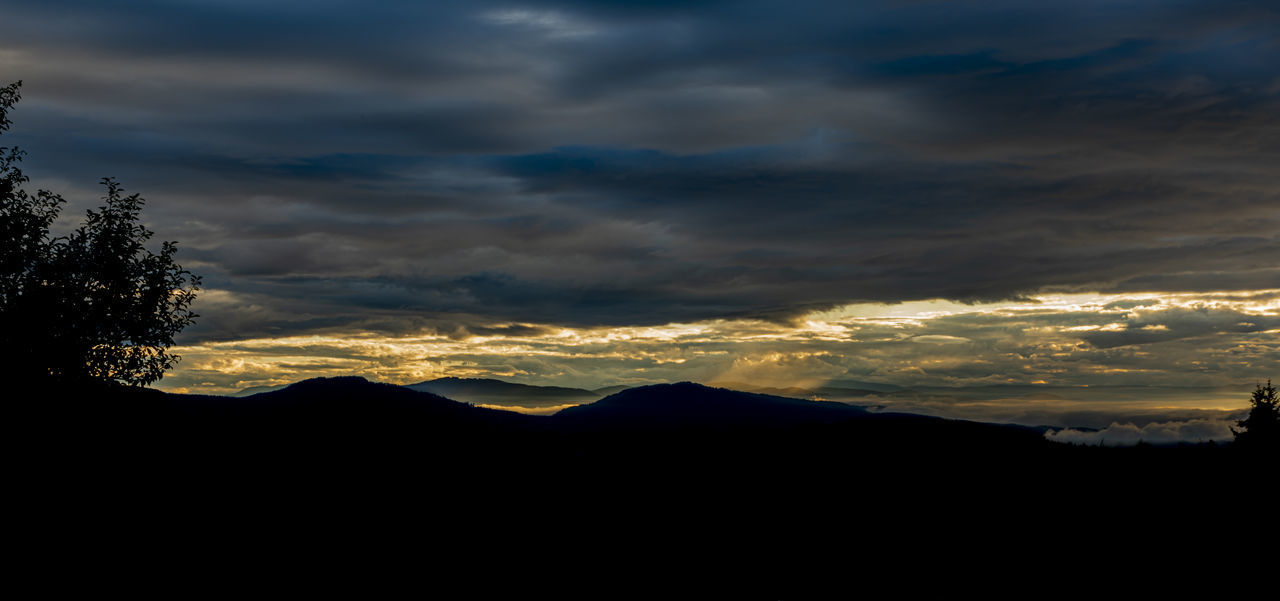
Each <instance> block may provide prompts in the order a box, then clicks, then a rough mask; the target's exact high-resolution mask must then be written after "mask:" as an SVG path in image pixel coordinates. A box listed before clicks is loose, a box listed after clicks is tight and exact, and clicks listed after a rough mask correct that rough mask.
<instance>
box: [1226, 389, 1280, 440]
mask: <svg viewBox="0 0 1280 601" xmlns="http://www.w3.org/2000/svg"><path fill="white" fill-rule="evenodd" d="M1249 402H1250V403H1251V404H1252V407H1251V408H1250V409H1249V416H1248V417H1246V418H1245V419H1243V420H1240V421H1238V422H1236V425H1237V426H1239V427H1240V428H1244V430H1242V431H1236V429H1235V428H1232V429H1231V433H1232V434H1235V437H1236V444H1238V445H1241V446H1250V447H1258V446H1267V447H1280V398H1278V397H1277V393H1276V387H1275V386H1272V385H1271V380H1267V385H1266V386H1263V385H1261V384H1258V388H1257V389H1256V390H1254V391H1253V397H1252V398H1250V399H1249Z"/></svg>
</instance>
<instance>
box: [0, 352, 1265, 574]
mask: <svg viewBox="0 0 1280 601" xmlns="http://www.w3.org/2000/svg"><path fill="white" fill-rule="evenodd" d="M635 391H642V392H640V393H637V392H635ZM628 393H631V395H630V396H626V395H627V394H628ZM735 395H736V396H735ZM742 395H743V393H729V392H728V391H720V392H716V389H706V388H703V387H698V386H696V385H672V386H668V387H649V389H633V390H632V391H626V392H624V393H620V394H619V395H615V396H613V397H608V398H606V399H604V400H602V401H600V402H599V403H596V404H595V405H593V406H588V407H584V408H582V409H580V410H577V411H571V412H564V413H562V414H561V415H560V416H559V417H558V418H545V417H541V418H540V417H531V416H525V415H520V414H514V413H507V412H501V411H492V410H488V409H481V408H477V407H472V406H469V405H465V404H461V403H455V402H453V401H450V400H448V399H444V398H442V397H436V396H434V395H430V394H427V393H422V392H415V391H411V390H407V389H404V388H400V387H395V386H388V385H380V384H372V383H368V382H365V381H363V380H359V379H345V378H344V379H333V380H313V381H308V382H304V383H301V384H298V385H295V386H293V387H290V388H287V389H284V390H281V391H276V392H271V393H265V394H261V395H255V396H253V397H247V398H244V399H232V398H225V397H194V396H181V395H167V394H163V393H159V392H155V391H114V392H104V391H94V392H93V394H88V393H86V392H85V391H68V390H62V391H56V392H54V391H51V392H49V393H48V394H46V395H44V396H33V397H30V399H31V400H30V401H29V402H28V403H25V404H17V405H15V406H11V410H12V411H13V412H14V415H13V417H14V418H15V419H13V420H11V421H10V423H11V424H13V425H14V426H16V427H15V430H17V432H16V435H15V440H16V441H17V442H18V444H17V445H16V459H17V461H16V462H15V463H16V478H15V480H16V482H18V483H19V486H18V487H17V490H20V491H21V493H20V494H19V495H18V496H19V499H20V501H21V502H22V503H23V504H25V507H26V511H27V513H19V515H21V516H23V517H22V520H23V521H24V523H23V526H29V527H35V528H36V529H37V530H39V531H41V533H42V534H41V536H40V537H39V543H38V544H39V545H40V546H41V549H42V551H41V552H44V553H55V554H56V553H58V552H60V551H59V550H62V551H65V548H63V547H62V545H65V544H68V541H76V542H75V544H74V545H72V546H73V547H74V548H77V549H92V550H93V551H92V552H94V553H101V552H108V551H110V549H111V548H113V545H119V544H120V543H121V541H130V545H133V544H135V543H143V544H144V545H147V546H149V548H150V549H151V550H152V551H156V550H164V549H172V550H174V552H175V553H177V552H178V550H179V549H181V550H182V553H194V554H195V555H192V556H191V557H190V559H191V561H208V560H209V558H208V557H206V555H207V554H210V553H212V554H214V555H218V554H221V553H223V552H224V551H223V549H229V551H225V552H230V553H234V554H235V556H236V557H241V558H250V557H252V558H257V559H254V561H259V560H261V559H262V557H263V554H265V555H266V556H267V557H270V556H271V555H272V554H273V553H275V552H276V551H273V549H276V548H278V549H279V552H280V553H286V551H285V548H288V549H289V551H288V552H287V553H288V554H293V553H298V552H302V553H310V552H317V551H322V552H323V553H340V554H343V556H344V557H347V556H348V554H351V553H353V552H354V556H351V558H352V561H358V560H359V559H360V558H361V556H362V555H365V554H367V555H368V556H369V557H373V556H376V557H378V558H380V559H379V560H378V561H384V562H390V563H387V564H386V565H388V566H392V565H400V562H407V561H415V562H420V561H424V560H423V559H422V554H423V553H424V552H427V551H430V552H431V553H432V554H433V556H434V557H435V559H434V560H433V561H436V562H444V563H438V564H435V565H437V566H439V565H445V564H454V563H456V562H461V564H463V565H465V566H466V567H467V568H469V569H475V568H477V567H478V566H482V565H483V566H505V568H504V569H517V570H520V569H528V568H530V567H531V566H538V569H537V570H533V571H534V572H540V571H542V570H545V569H549V568H550V567H552V566H558V567H560V568H565V567H573V568H574V569H581V568H583V567H584V566H588V565H590V566H594V567H595V568H596V569H608V568H612V569H620V568H624V567H627V566H630V567H634V568H637V569H639V568H640V567H641V566H642V565H643V566H647V567H645V568H644V569H653V570H680V569H694V568H692V567H691V566H701V567H700V568H697V569H705V570H713V569H732V570H733V573H734V574H736V576H735V577H736V578H738V580H737V582H739V583H742V582H744V581H743V580H741V579H742V578H748V580H747V581H746V582H754V583H756V584H757V585H758V587H763V588H757V589H755V592H757V593H766V594H765V595H764V596H769V595H772V594H773V592H774V591H780V590H793V589H788V588H786V587H787V584H786V582H785V581H786V578H787V577H784V574H794V573H795V570H805V569H808V567H806V566H809V567H812V566H816V565H821V564H826V563H829V562H832V561H837V562H838V563H840V564H841V565H844V566H845V567H846V568H850V567H852V566H856V565H861V562H882V561H886V560H888V559H890V558H895V559H893V561H895V562H896V561H898V560H903V561H906V560H908V558H916V559H918V558H919V556H920V554H922V553H923V554H926V555H935V554H939V553H942V554H947V555H950V554H955V555H954V558H955V559H963V558H964V557H967V556H969V554H971V553H972V549H970V546H971V545H973V544H976V543H978V542H981V541H988V542H990V541H991V540H998V541H1000V542H999V544H1000V545H1001V547H1002V548H1003V549H1004V550H1005V551H1009V550H1011V549H1039V550H1041V551H1043V550H1045V549H1053V548H1060V547H1062V546H1064V545H1066V546H1071V547H1072V548H1076V547H1075V545H1084V544H1086V543H1089V542H1090V541H1094V542H1096V541H1097V540H1100V539H1099V537H1103V538H1105V537H1106V536H1111V535H1114V534H1115V533H1118V532H1129V533H1132V532H1135V531H1140V532H1144V533H1146V534H1145V536H1149V537H1157V538H1158V537H1160V536H1175V534H1174V533H1175V532H1176V533H1178V534H1177V536H1185V535H1186V532H1187V531H1188V530H1203V529H1205V528H1216V529H1220V530H1221V531H1222V532H1223V533H1224V536H1225V535H1227V533H1229V532H1232V531H1233V529H1236V530H1238V527H1239V524H1240V523H1243V522H1247V521H1248V517H1247V515H1248V508H1247V506H1245V505H1241V503H1247V502H1250V501H1249V500H1250V499H1259V498H1262V497H1261V496H1260V495H1261V494H1262V493H1263V491H1265V490H1266V489H1268V488H1269V487H1270V486H1271V485H1273V484H1274V482H1275V474H1276V472H1275V469H1274V463H1270V458H1266V457H1260V456H1258V455H1257V454H1250V453H1244V452H1241V450H1239V449H1233V448H1231V447H1230V445H1223V446H1218V447H1211V446H1210V447H1205V446H1199V447H1175V448H1085V447H1067V446H1062V445H1058V444H1054V443H1050V442H1047V441H1046V440H1045V439H1044V437H1043V436H1042V432H1040V431H1038V430H1035V429H1030V428H1021V427H1008V426H998V425H991V424H978V423H970V422H956V421H948V420H941V419H934V418H924V417H918V416H907V415H877V414H867V413H864V412H861V411H859V410H856V409H852V408H848V407H844V406H835V405H834V404H814V403H811V402H808V401H791V400H787V399H779V398H778V397H766V396H762V395H745V396H742ZM788 403H791V404H788ZM796 403H799V404H796ZM726 407H733V408H736V409H735V410H734V411H735V413H732V414H731V415H732V417H731V418H725V408H726ZM193 543H195V548H194V550H193V547H192V544H193ZM361 549H363V551H361ZM393 550H394V551H395V552H392V551H393ZM1094 552H1097V550H1096V549H1095V551H1094ZM160 555H161V556H163V555H165V553H161V554H160ZM197 555H198V556H199V557H200V558H199V559H197ZM174 559H176V557H172V556H171V557H163V558H160V559H157V561H161V562H167V561H171V560H174ZM224 559H225V557H224ZM290 559H293V558H292V557H291V558H290ZM1024 559H1025V558H1024ZM283 560H284V559H283V558H280V561H283ZM634 561H643V562H647V563H643V564H625V565H623V563H625V562H634ZM619 562H623V563H619ZM691 562H693V563H691ZM662 566H665V567H662ZM717 566H721V567H717ZM760 566H763V567H760ZM695 571H696V570H695ZM701 574H702V575H703V576H706V575H707V572H705V571H703V572H701ZM788 577H789V576H788ZM794 584H795V583H794V582H792V585H793V586H794ZM489 585H496V583H493V582H489V583H485V582H478V583H477V586H481V587H484V586H489ZM769 587H782V588H769Z"/></svg>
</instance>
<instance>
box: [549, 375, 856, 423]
mask: <svg viewBox="0 0 1280 601" xmlns="http://www.w3.org/2000/svg"><path fill="white" fill-rule="evenodd" d="M865 414H866V412H865V411H863V410H862V409H858V408H856V407H851V406H849V405H845V404H842V403H828V402H820V401H807V400H803V399H794V398H788V397H781V396H770V395H765V394H755V393H749V392H740V391H736V390H729V389H726V388H712V387H710V386H704V385H702V384H695V383H692V382H681V383H678V384H655V385H652V386H639V387H636V388H629V389H627V390H624V391H622V392H619V393H617V394H613V395H610V396H608V397H605V398H603V399H601V400H599V401H596V402H594V403H591V404H589V405H579V406H577V407H570V408H568V409H564V410H562V411H560V412H559V413H557V414H556V415H555V416H553V417H554V419H555V420H556V421H557V422H558V423H560V424H565V425H570V426H574V427H579V428H583V427H588V428H610V429H614V428H624V429H649V428H657V429H683V428H714V429H729V428H734V427H742V426H753V427H761V426H767V427H782V426H794V425H801V424H819V423H833V422H837V421H841V420H845V419H849V418H852V417H857V416H863V415H865Z"/></svg>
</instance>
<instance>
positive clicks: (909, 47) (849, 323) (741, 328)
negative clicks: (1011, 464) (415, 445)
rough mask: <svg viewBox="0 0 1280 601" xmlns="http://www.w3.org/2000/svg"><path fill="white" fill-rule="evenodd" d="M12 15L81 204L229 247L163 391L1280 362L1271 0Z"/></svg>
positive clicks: (1081, 375)
mask: <svg viewBox="0 0 1280 601" xmlns="http://www.w3.org/2000/svg"><path fill="white" fill-rule="evenodd" d="M0 15H3V18H0V82H4V83H7V82H9V81H15V80H23V82H24V85H23V88H22V93H23V100H22V102H21V103H20V104H19V105H18V106H17V108H16V109H15V110H14V111H13V112H12V113H11V115H10V117H11V119H13V121H14V126H13V128H12V130H11V131H10V132H9V133H7V134H6V136H5V144H6V145H18V146H20V147H22V148H23V149H25V150H26V151H27V152H28V153H29V154H28V156H27V158H26V160H25V161H24V163H23V169H24V171H25V172H26V173H27V174H28V175H29V176H31V178H32V187H33V188H47V189H50V190H53V191H55V192H58V193H60V194H62V195H63V196H64V197H65V198H66V199H67V200H68V208H67V210H66V211H65V212H64V220H63V222H62V223H61V224H60V225H61V227H65V228H68V229H69V228H70V227H72V226H73V225H74V224H75V220H76V218H78V217H79V216H80V215H81V214H82V213H83V210H84V209H86V208H89V207H92V206H96V204H97V202H98V200H99V198H100V197H101V196H102V190H101V188H100V187H99V186H98V185H97V182H98V181H99V180H100V179H101V178H102V177H106V176H111V177H115V178H117V179H118V180H119V181H120V182H121V183H122V185H123V186H124V187H125V188H126V189H127V190H128V191H130V192H138V193H141V194H142V195H143V197H144V198H146V199H147V201H148V204H147V207H146V210H145V213H144V218H145V219H146V220H147V223H148V225H149V226H150V227H151V228H152V229H153V230H155V231H156V232H157V238H158V239H165V240H177V241H178V242H179V248H180V251H179V255H178V259H179V261H180V262H181V263H182V264H183V266H184V267H186V268H188V269H190V270H191V271H193V272H195V273H197V274H199V275H201V276H203V279H204V290H203V292H202V293H201V297H200V299H199V300H198V301H197V303H196V305H195V306H194V309H195V311H196V312H197V313H198V314H199V315H200V317H199V318H198V320H197V323H196V324H195V325H194V326H192V327H190V328H189V329H188V330H186V331H185V332H184V333H183V334H182V335H181V337H180V338H179V344H180V348H178V349H177V352H178V353H179V354H181V355H183V356H184V359H183V361H182V362H181V363H180V364H179V366H178V367H177V368H175V369H174V370H173V371H172V372H171V373H170V374H169V375H168V376H167V377H166V378H165V379H164V380H162V381H161V382H160V383H159V384H158V386H159V387H160V388H164V389H167V390H177V391H191V392H214V393H221V392H230V391H234V390H237V389H240V388H244V387H248V386H256V385H267V384H279V383H284V382H287V381H294V380H298V379H302V378H305V377H311V376H318V375H337V374H353V373H354V374H359V375H365V376H367V377H370V378H371V379H378V380H382V381H390V382H398V383H410V382H417V381H421V380H425V379H431V378H434V377H441V376H462V377H486V376H488V377H500V378H503V379H507V380H511V381H519V382H526V383H533V384H557V385H568V386H583V387H599V386H607V385H613V384H639V383H649V382H659V381H671V380H694V381H703V382H727V381H746V382H753V383H760V384H762V385H763V384H767V385H815V384H821V383H825V382H833V381H841V380H849V381H869V382H883V383H894V384H900V385H931V386H977V385H990V384H1027V385H1031V384H1038V385H1045V386H1067V387H1086V386H1088V387H1105V386H1148V387H1150V386H1183V387H1218V388H1222V389H1234V390H1238V391H1239V393H1238V395H1237V397H1238V398H1233V399H1217V398H1215V399H1210V401H1212V402H1217V403H1219V404H1221V403H1234V404H1235V405H1236V406H1245V405H1246V404H1247V400H1248V394H1249V392H1250V391H1251V390H1252V387H1253V383H1254V382H1256V381H1259V380H1265V379H1266V378H1268V377H1276V378H1280V369H1277V368H1278V367H1280V186H1278V184H1280V167H1278V166H1280V7H1277V5H1276V4H1275V3H1274V2H1272V1H1264V0H1258V1H1246V0H1239V1H1233V0H1214V1H1198V0H1163V1H1149V0H1106V1H1101V0H1073V1H1071V2H1058V1H1046V2H1025V1H1020V0H1019V1H1003V0H991V1H986V2H954V1H952V2H944V1H936V2H935V1H896V2H875V1H868V2H847V1H834V2H811V1H799V0H791V1H788V2H772V1H751V0H746V1H737V2H728V1H723V2H722V1H706V2H668V1H649V2H623V1H601V2H575V1H546V2H540V1H527V2H486V1H467V2H449V1H440V2H397V1H380V2H377V3H368V2H363V3H360V2H345V1H339V0H309V1H307V2H292V1H274V2H243V1H238V0H222V1H200V0H187V1H169V2H159V1H120V2H110V3H104V2H96V1H95V2H90V1H84V2H75V1H69V2H63V1H46V2H39V3H37V2H29V1H27V2H12V1H8V0H0ZM1210 401H1205V402H1204V403H1201V405H1203V406H1204V407H1207V406H1208V405H1210V404H1212V402H1210Z"/></svg>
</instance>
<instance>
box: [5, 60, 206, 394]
mask: <svg viewBox="0 0 1280 601" xmlns="http://www.w3.org/2000/svg"><path fill="white" fill-rule="evenodd" d="M21 83H22V82H17V83H13V84H10V85H8V86H5V87H3V88H0V132H3V131H5V130H7V129H8V128H9V125H10V121H9V119H8V110H9V109H11V108H13V106H14V104H15V103H17V101H18V99H19V86H20V85H21ZM22 156H23V153H22V151H21V150H19V149H17V148H4V147H0V234H2V235H3V247H2V248H0V349H3V351H2V352H3V353H4V355H5V357H4V361H3V367H2V368H0V369H4V370H6V371H11V372H12V374H13V376H14V377H16V378H20V379H33V378H35V379H39V378H45V379H52V380H56V381H59V382H68V383H91V382H99V383H100V382H118V383H123V384H129V385H143V384H149V383H152V382H155V381H156V380H159V379H160V378H161V377H163V375H164V372H165V371H166V370H167V369H169V368H170V367H172V366H173V364H174V363H175V362H176V361H177V360H178V356H177V355H173V354H170V353H169V352H168V348H169V347H170V346H172V345H173V337H174V336H175V335H176V334H177V333H178V332H180V331H181V330H182V328H184V327H185V326H187V325H188V324H190V323H191V322H192V320H193V318H195V317H196V315H195V314H194V313H192V312H191V311H190V309H189V307H190V305H191V302H192V301H193V300H194V299H195V294H196V291H197V290H199V284H200V278H199V277H197V276H194V275H192V274H191V272H189V271H186V270H184V269H182V267H181V266H180V265H178V264H177V263H175V262H174V260H173V255H174V253H175V252H176V251H177V245H176V243H174V242H163V243H162V244H161V248H160V252H159V253H155V252H152V251H151V250H149V249H148V248H147V247H146V242H147V241H148V240H150V239H151V237H152V236H153V232H152V231H151V230H149V229H147V228H146V227H145V226H143V225H141V224H140V223H138V220H139V217H140V213H141V210H142V205H143V200H142V198H141V197H140V196H139V195H137V194H133V195H130V196H126V195H124V193H123V192H124V190H123V188H121V187H120V185H119V184H118V183H116V181H115V180H113V179H110V178H106V179H103V180H102V183H103V185H105V186H106V189H107V193H106V196H104V197H103V201H104V204H103V205H102V206H101V207H99V208H98V209H97V210H90V211H88V212H87V214H86V216H85V220H84V223H83V224H82V225H81V226H80V227H79V228H77V229H75V230H74V231H73V232H72V233H71V234H70V235H68V236H62V237H53V236H52V235H51V234H50V233H49V228H50V226H51V225H52V224H53V223H54V221H55V220H56V219H57V217H58V214H59V211H60V209H61V206H62V204H63V202H64V201H63V199H62V198H61V197H60V196H58V195H56V194H53V193H51V192H49V191H47V190H40V191H38V192H37V193H36V194H34V195H32V194H28V193H27V192H26V191H25V190H23V189H22V185H23V184H25V183H26V182H27V181H28V178H27V177H26V176H25V175H23V173H22V171H21V170H20V169H19V168H18V162H19V161H21V159H22Z"/></svg>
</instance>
